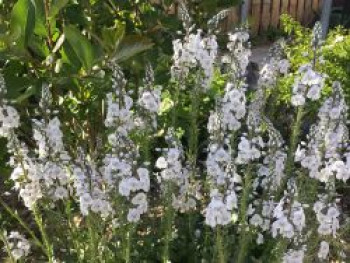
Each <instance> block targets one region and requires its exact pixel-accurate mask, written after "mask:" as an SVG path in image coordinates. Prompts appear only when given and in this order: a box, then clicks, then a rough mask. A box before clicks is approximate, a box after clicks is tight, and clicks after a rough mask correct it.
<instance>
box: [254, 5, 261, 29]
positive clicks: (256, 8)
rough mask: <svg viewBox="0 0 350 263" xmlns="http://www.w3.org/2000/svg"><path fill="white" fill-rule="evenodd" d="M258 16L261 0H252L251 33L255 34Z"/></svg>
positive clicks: (258, 20)
mask: <svg viewBox="0 0 350 263" xmlns="http://www.w3.org/2000/svg"><path fill="white" fill-rule="evenodd" d="M260 17H261V0H253V2H252V18H253V24H252V33H253V34H257V33H258V32H259V27H260Z"/></svg>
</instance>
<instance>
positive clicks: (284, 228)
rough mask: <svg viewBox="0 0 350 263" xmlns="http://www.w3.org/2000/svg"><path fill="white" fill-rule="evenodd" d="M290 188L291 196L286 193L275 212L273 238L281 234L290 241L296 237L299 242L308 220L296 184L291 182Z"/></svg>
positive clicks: (272, 229)
mask: <svg viewBox="0 0 350 263" xmlns="http://www.w3.org/2000/svg"><path fill="white" fill-rule="evenodd" d="M288 188H289V194H288V193H287V192H286V193H285V196H284V197H283V198H282V199H281V200H280V202H279V203H278V204H277V206H276V207H275V209H274V211H273V217H274V219H275V221H274V222H273V223H272V225H271V232H272V236H273V237H276V236H277V235H278V234H280V235H281V236H282V237H284V238H288V239H292V238H293V237H295V238H296V239H295V240H296V241H297V240H298V238H300V236H301V235H302V231H303V229H304V228H305V226H306V221H305V220H306V219H305V214H304V208H303V205H302V204H301V203H300V202H298V201H297V197H298V194H297V188H296V185H295V183H293V182H291V181H289V182H288Z"/></svg>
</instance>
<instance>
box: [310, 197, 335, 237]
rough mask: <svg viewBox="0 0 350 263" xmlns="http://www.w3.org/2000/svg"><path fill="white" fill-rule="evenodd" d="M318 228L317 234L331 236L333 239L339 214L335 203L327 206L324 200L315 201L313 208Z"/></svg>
mask: <svg viewBox="0 0 350 263" xmlns="http://www.w3.org/2000/svg"><path fill="white" fill-rule="evenodd" d="M313 210H314V212H315V214H316V218H317V221H318V222H319V224H320V225H319V227H318V229H317V232H318V233H319V234H320V235H322V236H325V235H333V237H335V235H336V233H337V230H338V229H339V227H340V225H339V216H340V212H339V210H338V207H337V205H336V204H335V203H331V204H327V203H325V201H324V200H322V199H321V200H319V201H316V202H315V204H314V207H313Z"/></svg>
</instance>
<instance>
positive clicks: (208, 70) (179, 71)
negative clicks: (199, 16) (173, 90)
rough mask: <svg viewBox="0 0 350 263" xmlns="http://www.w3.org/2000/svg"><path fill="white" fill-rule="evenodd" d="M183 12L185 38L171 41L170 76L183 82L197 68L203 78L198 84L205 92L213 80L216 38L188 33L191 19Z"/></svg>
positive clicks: (199, 32) (200, 33)
mask: <svg viewBox="0 0 350 263" xmlns="http://www.w3.org/2000/svg"><path fill="white" fill-rule="evenodd" d="M184 11H186V15H185V16H183V17H182V19H183V21H184V26H185V29H186V36H185V38H184V39H183V40H181V39H176V40H174V41H173V49H174V55H173V66H172V68H171V74H172V77H173V78H174V79H176V80H183V79H184V78H186V76H188V74H189V73H190V72H191V71H193V70H195V69H196V68H199V69H200V71H201V74H202V75H203V76H202V78H201V81H200V83H198V84H200V85H201V86H202V87H203V88H204V89H205V90H207V89H208V88H209V85H210V83H211V80H212V78H213V74H214V65H215V61H216V59H217V54H218V44H217V42H216V36H215V35H208V36H204V37H203V32H202V30H197V33H190V31H192V29H191V28H190V27H191V26H190V25H189V24H190V23H191V19H190V17H189V15H188V12H187V10H184ZM186 24H187V25H186Z"/></svg>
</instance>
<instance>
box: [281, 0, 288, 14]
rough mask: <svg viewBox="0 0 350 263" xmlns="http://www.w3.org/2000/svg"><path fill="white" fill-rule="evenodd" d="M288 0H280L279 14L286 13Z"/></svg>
mask: <svg viewBox="0 0 350 263" xmlns="http://www.w3.org/2000/svg"><path fill="white" fill-rule="evenodd" d="M288 7H289V0H282V7H281V14H288Z"/></svg>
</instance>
